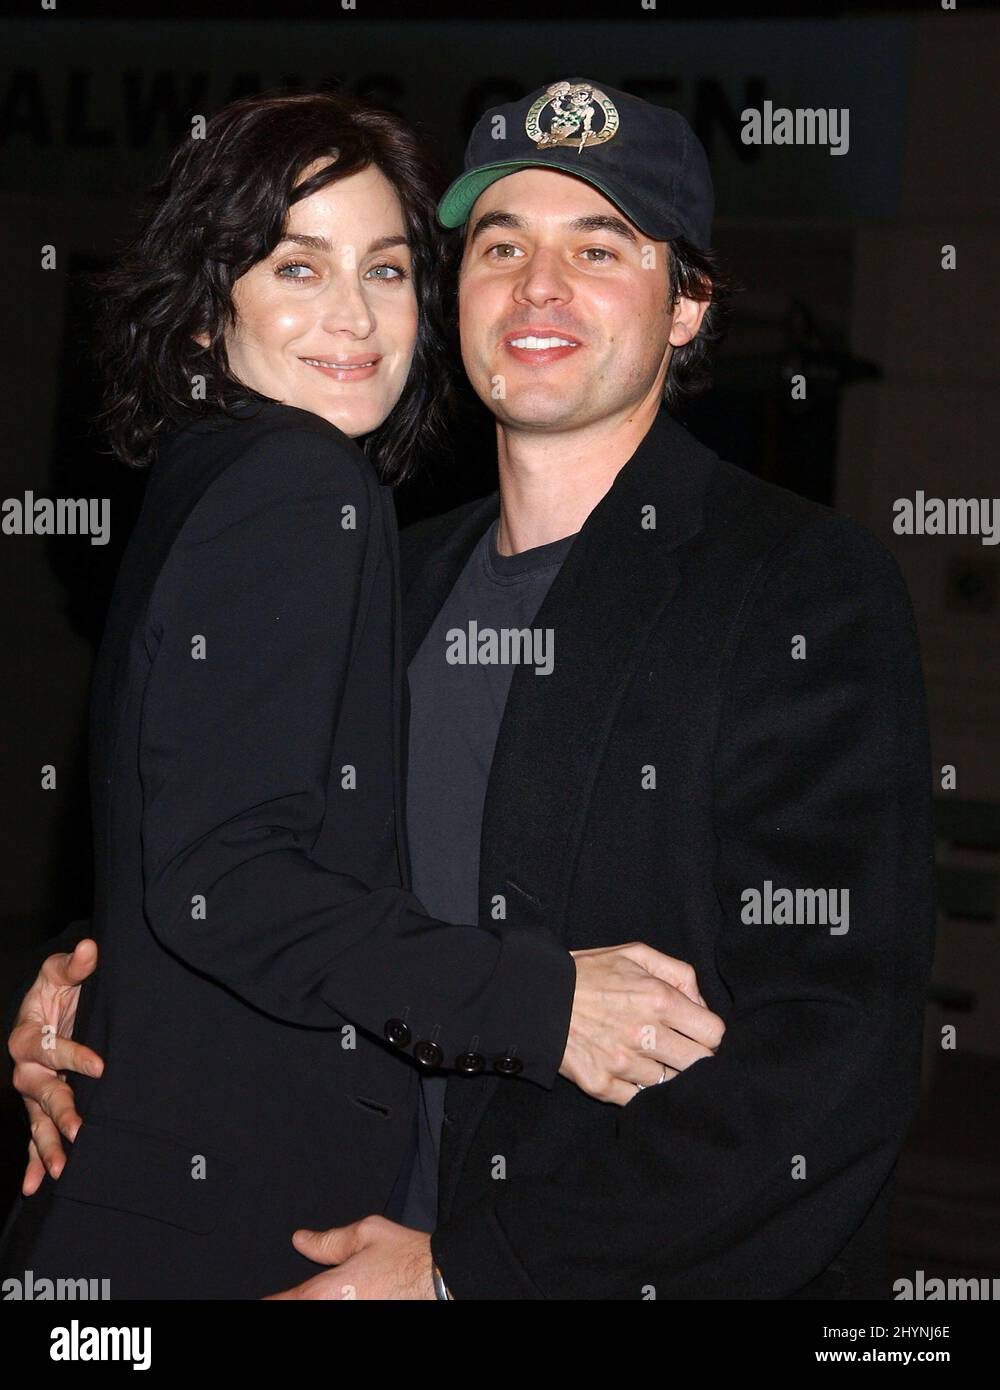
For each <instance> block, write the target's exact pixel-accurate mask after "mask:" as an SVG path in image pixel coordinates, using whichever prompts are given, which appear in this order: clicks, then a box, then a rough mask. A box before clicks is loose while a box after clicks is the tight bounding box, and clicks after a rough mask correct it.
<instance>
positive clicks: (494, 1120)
mask: <svg viewBox="0 0 1000 1390" xmlns="http://www.w3.org/2000/svg"><path fill="white" fill-rule="evenodd" d="M711 208H712V195H711V184H710V179H709V174H708V170H707V165H706V162H705V158H704V153H703V151H702V150H701V148H700V146H699V145H698V143H697V141H696V140H695V138H694V136H693V134H692V132H691V131H690V129H689V128H688V127H687V125H686V123H685V122H684V121H683V120H682V119H681V118H680V117H679V116H677V115H676V114H675V113H673V112H669V111H665V110H662V109H659V108H655V107H651V106H648V105H646V104H645V103H643V102H640V101H637V100H636V99H635V98H632V97H630V96H627V95H625V94H623V93H620V92H615V91H613V90H611V89H610V88H607V87H604V86H602V85H600V84H595V83H593V82H590V81H587V82H583V81H575V82H574V81H570V82H561V83H558V84H554V86H553V87H550V88H547V89H545V90H543V91H541V92H537V93H534V94H532V96H530V97H528V98H525V99H524V100H523V101H521V102H516V103H512V104H511V105H509V106H506V107H501V108H499V109H498V110H496V111H491V112H488V113H487V114H486V116H484V118H483V119H482V121H480V123H479V125H478V126H477V127H476V129H475V131H474V132H473V135H472V137H471V140H470V144H469V149H468V151H467V156H466V171H465V173H464V174H463V175H462V177H461V178H460V179H458V180H457V181H456V183H455V184H453V185H452V187H451V188H450V189H449V191H448V193H447V194H446V195H445V198H444V199H443V201H442V205H441V215H442V220H443V221H444V222H445V224H446V225H452V226H463V227H464V229H465V230H464V249H463V256H462V263H461V271H460V284H459V309H460V327H461V337H462V354H463V360H464V363H465V367H466V370H467V372H468V374H469V378H470V380H471V382H472V384H473V386H474V387H475V389H476V391H477V393H478V395H479V396H480V398H481V399H482V400H483V401H484V403H485V404H486V405H487V407H488V408H489V409H490V410H491V411H492V412H493V414H494V415H495V417H496V420H497V442H498V456H499V480H500V488H499V494H494V495H493V496H492V497H490V498H487V499H485V500H483V501H481V502H477V503H474V504H471V505H469V506H466V507H463V508H460V509H459V510H458V511H456V512H453V513H451V514H449V515H448V516H445V517H442V518H436V519H434V520H432V521H430V522H427V523H422V524H421V525H420V526H418V527H416V528H414V529H413V530H412V531H411V532H410V533H409V534H408V536H407V537H406V538H404V569H405V573H404V589H405V601H406V605H407V611H408V618H409V625H410V652H411V656H412V660H411V666H410V679H411V694H412V710H411V720H410V741H411V755H410V756H411V777H410V786H409V792H408V797H409V806H408V810H409V821H410V833H411V840H412V844H411V851H412V858H413V863H414V877H415V884H414V886H415V888H416V890H417V892H418V895H419V896H421V898H422V900H424V901H425V903H426V905H427V907H428V910H430V911H433V912H435V913H437V914H438V915H443V916H445V917H448V916H449V913H454V914H456V915H455V916H454V920H463V918H462V912H463V911H464V912H468V911H469V907H468V906H467V904H468V902H469V900H470V897H471V900H472V902H473V903H474V904H476V905H477V906H478V912H479V915H480V918H481V920H483V921H489V920H491V919H492V920H495V919H496V918H497V917H498V916H502V918H503V920H506V921H507V922H511V921H514V922H516V923H517V924H519V925H520V926H521V927H523V928H525V929H537V930H542V929H543V925H545V924H548V926H550V927H552V926H554V927H555V929H556V930H557V931H559V932H562V933H563V935H564V937H565V939H567V940H570V939H571V940H572V941H573V942H574V944H579V945H584V946H588V945H589V946H591V947H594V948H596V947H599V946H600V945H601V944H603V943H604V942H605V941H606V933H607V930H608V927H607V924H608V923H609V922H611V921H614V920H615V919H616V918H618V919H619V920H620V918H621V914H622V911H623V910H624V911H625V912H626V913H627V914H628V917H629V920H631V921H634V922H635V923H636V935H637V936H638V937H641V938H643V939H644V940H648V941H649V942H650V943H651V944H653V945H655V946H657V947H658V948H660V949H661V950H664V951H666V952H669V953H670V954H672V955H674V956H677V957H680V958H681V959H684V960H686V961H689V962H691V964H692V965H693V966H694V968H695V970H696V973H697V978H698V982H699V985H700V988H701V991H702V994H703V995H704V997H705V999H706V1001H707V1003H708V1005H709V1007H710V1008H711V1009H713V1010H714V1011H715V1012H716V1013H718V1014H719V1015H720V1016H721V1017H722V1018H723V1020H724V1021H725V1024H726V1036H725V1038H724V1040H723V1044H722V1046H721V1047H720V1048H719V1050H718V1052H717V1053H716V1055H714V1056H712V1057H710V1058H705V1059H703V1060H701V1061H700V1062H697V1063H695V1064H694V1065H692V1066H690V1067H689V1068H687V1069H686V1070H685V1071H684V1072H683V1074H681V1075H679V1076H677V1077H676V1078H675V1079H673V1080H672V1081H671V1084H670V1085H669V1086H657V1085H650V1086H642V1087H639V1088H637V1092H636V1095H635V1097H634V1099H632V1100H631V1101H630V1103H629V1104H628V1105H626V1106H625V1107H624V1108H617V1107H613V1106H608V1105H604V1104H601V1103H600V1102H598V1101H595V1100H592V1099H588V1098H587V1097H585V1096H583V1095H580V1094H578V1093H577V1092H576V1091H574V1090H573V1088H571V1087H569V1086H566V1085H565V1084H564V1083H562V1082H561V1081H560V1082H557V1085H556V1087H555V1089H554V1091H553V1092H552V1093H551V1094H549V1095H541V1094H538V1095H536V1094H535V1092H534V1090H533V1088H529V1087H527V1086H524V1085H519V1084H517V1083H516V1082H515V1083H514V1084H508V1079H507V1078H490V1079H483V1080H480V1081H478V1082H477V1083H476V1084H475V1085H465V1086H462V1085H461V1084H456V1083H452V1082H449V1083H448V1091H447V1104H446V1109H445V1114H444V1117H443V1123H442V1125H441V1173H440V1188H439V1191H438V1194H437V1197H438V1202H437V1210H436V1211H434V1210H433V1209H432V1208H433V1206H434V1196H435V1194H434V1192H433V1188H432V1184H430V1183H428V1181H427V1178H428V1172H429V1170H432V1169H433V1163H434V1143H435V1129H436V1128H437V1124H438V1120H439V1118H440V1116H439V1097H438V1096H437V1094H436V1092H435V1090H434V1083H425V1091H426V1104H425V1124H424V1129H423V1135H422V1141H421V1145H420V1148H419V1151H418V1154H417V1156H416V1159H415V1162H414V1164H413V1171H412V1174H411V1176H410V1179H409V1185H408V1192H407V1194H406V1202H405V1204H404V1205H402V1206H401V1215H402V1217H403V1223H405V1224H397V1223H393V1222H389V1221H386V1220H384V1219H382V1218H377V1217H376V1218H369V1219H367V1220H365V1221H362V1222H359V1223H356V1224H355V1225H353V1226H351V1227H348V1228H344V1229H341V1230H336V1231H331V1232H326V1233H316V1232H313V1233H308V1232H299V1233H297V1234H296V1237H295V1243H296V1246H297V1248H298V1249H299V1250H300V1251H302V1252H303V1253H305V1254H307V1255H309V1256H310V1257H311V1258H313V1259H315V1260H317V1261H318V1262H320V1263H326V1264H331V1265H335V1266H336V1268H334V1269H331V1270H328V1271H324V1272H323V1273H320V1274H318V1275H316V1276H315V1277H314V1278H313V1279H311V1280H309V1281H308V1282H307V1283H306V1284H304V1285H302V1286H300V1287H299V1288H298V1289H295V1290H291V1291H288V1292H287V1293H286V1294H285V1295H284V1296H285V1297H298V1298H342V1297H358V1298H426V1299H429V1298H433V1297H438V1298H446V1297H453V1298H455V1299H458V1300H462V1299H468V1298H473V1299H492V1298H501V1299H506V1298H512V1299H521V1298H585V1299H606V1298H611V1299H630V1298H635V1299H643V1298H671V1297H682V1298H683V1297H687V1298H692V1297H694V1298H699V1297H732V1298H745V1297H771V1298H774V1297H777V1298H785V1297H839V1298H852V1297H872V1296H880V1295H884V1293H885V1291H886V1290H885V1289H884V1286H883V1275H884V1259H885V1243H886V1217H887V1209H888V1202H889V1198H890V1194H891V1187H892V1175H893V1170H894V1165H895V1162H896V1158H897V1155H898V1151H899V1147H900V1144H901V1141H902V1138H903V1135H904V1133H905V1130H906V1127H907V1124H908V1121H909V1119H910V1116H911V1113H912V1109H913V1105H914V1102H915V1095H916V1081H917V1072H918V1057H919V1039H920V1029H921V1015H922V1001H923V995H924V990H925V986H926V981H927V976H928V971H929V962H930V954H931V936H932V923H933V910H932V892H931V882H932V880H931V873H932V832H931V819H930V809H931V807H930V770H929V751H928V747H927V735H926V717H925V711H924V701H923V691H922V682H921V677H920V669H919V659H918V655H917V645H916V638H915V633H914V630H913V624H912V618H911V615H910V610H909V604H908V600H907V597H906V592H905V588H904V586H903V584H902V581H901V579H900V576H899V573H898V571H897V569H896V567H895V565H894V563H893V561H892V560H891V558H890V557H889V556H888V554H887V553H886V552H885V551H884V550H883V549H882V547H881V546H880V545H879V544H878V543H877V542H876V541H874V539H873V538H872V537H871V536H869V535H868V534H867V533H866V532H865V531H863V530H862V529H861V528H860V527H858V526H856V525H855V524H853V523H852V522H850V521H848V520H846V519H844V518H840V517H837V516H835V515H834V514H833V513H831V512H830V511H828V510H827V509H825V508H821V507H818V506H816V505H814V504H812V503H808V502H806V501H804V500H802V499H800V498H798V497H796V496H794V495H792V494H789V493H786V492H784V491H782V490H780V489H776V488H773V487H771V486H769V485H766V484H764V483H761V482H759V481H757V480H755V479H753V478H752V477H750V476H749V475H747V474H745V473H743V472H741V471H740V470H738V469H736V468H733V467H731V466H729V465H727V464H725V463H723V462H721V461H720V460H718V459H717V458H716V457H715V456H714V455H713V454H711V453H710V452H709V451H708V450H706V449H704V448H702V447H701V446H700V445H698V444H697V443H696V441H695V440H693V439H692V438H691V437H690V436H689V435H688V434H687V433H686V432H685V431H684V430H683V429H682V428H681V427H680V426H679V425H678V424H677V423H675V422H674V421H673V419H672V418H671V417H670V415H669V414H667V412H666V410H665V409H664V405H663V402H664V400H665V399H666V400H667V401H668V402H669V403H670V404H673V403H674V402H675V401H676V399H677V398H678V395H679V393H680V391H681V389H682V388H683V384H684V380H685V377H686V376H687V375H688V374H689V373H690V372H691V370H692V369H693V368H694V367H696V366H697V357H698V352H699V335H700V334H704V333H706V332H707V331H711V324H709V325H708V326H707V327H706V315H707V314H708V313H710V312H711V310H710V307H709V301H710V297H711V285H710V283H709V280H710V269H709V268H710V266H711V262H710V261H709V260H708V259H707V258H706V255H705V254H704V253H706V251H707V247H708V244H709V231H710V223H711ZM505 634H507V636H506V638H505ZM510 634H521V637H520V639H518V640H519V641H520V647H519V648H517V646H516V642H515V639H514V638H512V637H511V636H510ZM505 642H506V645H505ZM504 654H506V661H505V660H504ZM449 807H452V808H453V810H452V812H451V813H449ZM479 808H481V809H482V817H481V849H482V853H481V858H480V855H479V852H478V851H479V847H480V836H479V830H480V823H479V822H480V817H479V815H478V813H477V812H478V809H479ZM442 817H443V818H444V819H443V820H442ZM428 828H432V829H433V830H434V836H436V838H434V837H433V836H431V835H430V834H428V833H425V830H426V829H428ZM442 846H448V847H449V850H448V851H447V852H446V851H445V850H444V849H443V848H442ZM463 904H466V906H464V907H463ZM430 1225H433V1226H434V1234H433V1236H429V1235H428V1234H427V1233H426V1230H421V1229H419V1227H421V1226H424V1227H425V1228H426V1227H429V1226H430Z"/></svg>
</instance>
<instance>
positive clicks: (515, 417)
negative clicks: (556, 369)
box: [480, 391, 592, 431]
mask: <svg viewBox="0 0 1000 1390" xmlns="http://www.w3.org/2000/svg"><path fill="white" fill-rule="evenodd" d="M480 399H481V400H482V402H483V404H484V405H485V406H486V408H487V410H489V411H490V412H491V413H492V414H493V415H495V416H496V418H497V420H498V421H499V422H500V424H501V425H507V426H508V427H509V428H511V429H522V430H539V431H545V430H566V429H575V428H578V427H579V426H580V425H584V424H586V423H587V420H588V418H589V416H590V415H591V414H592V411H588V410H587V408H586V407H585V406H584V404H583V403H582V402H577V401H568V400H567V399H566V397H565V396H558V395H554V394H549V393H548V392H545V393H537V392H535V391H525V392H519V393H518V394H517V395H516V397H507V398H506V399H504V400H496V399H495V398H494V397H493V396H491V395H490V396H481V397H480Z"/></svg>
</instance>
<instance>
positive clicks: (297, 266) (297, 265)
mask: <svg viewBox="0 0 1000 1390" xmlns="http://www.w3.org/2000/svg"><path fill="white" fill-rule="evenodd" d="M286 270H307V271H308V272H309V275H312V273H313V271H312V266H311V265H306V263H305V261H287V262H286V263H285V264H284V265H279V266H278V269H277V271H276V272H275V274H276V275H278V276H279V277H280V278H281V279H282V280H307V279H308V278H309V276H308V275H286V274H285V273H284V272H285V271H286Z"/></svg>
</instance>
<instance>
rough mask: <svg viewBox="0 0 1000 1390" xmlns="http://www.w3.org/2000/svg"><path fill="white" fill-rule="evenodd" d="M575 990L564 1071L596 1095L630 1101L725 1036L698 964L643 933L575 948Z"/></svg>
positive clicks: (622, 1102)
mask: <svg viewBox="0 0 1000 1390" xmlns="http://www.w3.org/2000/svg"><path fill="white" fill-rule="evenodd" d="M571 954H572V956H573V959H574V960H575V961H576V993H575V994H574V996H573V1014H572V1017H571V1019H570V1025H569V1036H568V1038H567V1041H566V1051H565V1053H564V1054H563V1059H562V1065H561V1066H560V1068H559V1073H560V1075H561V1076H564V1077H565V1078H566V1079H567V1081H572V1082H573V1083H574V1084H575V1085H577V1086H579V1087H580V1089H581V1091H586V1093H587V1094H588V1095H590V1096H593V1097H594V1098H595V1099H596V1100H603V1101H609V1102H611V1103H613V1104H615V1105H627V1104H628V1103H629V1101H630V1100H633V1099H634V1098H635V1097H636V1096H637V1095H638V1094H639V1090H638V1088H639V1087H645V1086H654V1085H656V1084H658V1083H659V1082H660V1081H669V1080H671V1079H672V1078H673V1077H675V1076H676V1075H677V1073H678V1072H680V1071H684V1070H685V1069H686V1068H687V1067H690V1066H691V1065H692V1064H693V1063H694V1062H698V1061H700V1060H701V1059H702V1058H703V1057H711V1056H712V1054H713V1052H714V1051H715V1049H716V1048H717V1047H718V1046H719V1044H720V1043H721V1041H722V1035H723V1033H724V1032H725V1031H726V1028H725V1024H724V1023H723V1022H722V1019H721V1018H719V1017H718V1015H717V1014H713V1013H712V1012H711V1010H710V1009H709V1008H708V1006H707V1004H706V1003H705V1001H704V999H703V998H702V997H701V994H700V992H699V990H698V981H697V979H696V978H695V973H694V970H693V969H692V967H691V966H690V965H688V964H686V962H685V961H682V960H675V959H674V958H673V956H665V955H663V954H662V952H660V951H655V950H654V949H653V948H652V946H647V945H645V944H644V943H643V942H641V941H634V942H630V943H629V944H628V945H626V946H606V947H605V946H602V947H599V948H597V949H596V950H593V951H573V952H571Z"/></svg>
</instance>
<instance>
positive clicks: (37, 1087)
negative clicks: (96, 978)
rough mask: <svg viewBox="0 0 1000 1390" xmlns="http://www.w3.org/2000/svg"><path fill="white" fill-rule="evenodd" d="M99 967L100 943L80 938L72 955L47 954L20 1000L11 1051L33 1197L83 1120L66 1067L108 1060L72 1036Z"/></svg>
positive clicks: (94, 1072)
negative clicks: (83, 991) (83, 988)
mask: <svg viewBox="0 0 1000 1390" xmlns="http://www.w3.org/2000/svg"><path fill="white" fill-rule="evenodd" d="M96 968H97V942H96V941H92V940H90V939H89V938H86V939H85V940H83V941H78V942H77V944H76V947H75V948H74V950H73V951H72V952H70V953H69V954H68V955H67V954H66V953H64V952H60V953H59V954H57V955H54V956H49V958H48V959H47V960H46V961H45V963H44V965H43V966H42V968H41V970H40V971H39V973H38V977H37V979H36V980H35V983H34V984H33V985H32V986H31V988H30V989H29V990H28V993H27V994H26V995H25V996H24V999H23V1000H22V1002H21V1010H20V1012H19V1013H18V1016H17V1019H16V1021H15V1023H14V1029H13V1032H12V1033H11V1035H10V1037H9V1038H8V1040H7V1050H8V1051H9V1052H10V1055H11V1057H13V1059H14V1075H13V1081H14V1086H15V1088H16V1089H17V1090H18V1091H19V1092H20V1094H21V1097H22V1099H23V1100H24V1104H25V1106H26V1107H27V1110H28V1120H29V1121H30V1124H31V1142H30V1143H29V1144H28V1166H27V1168H26V1169H25V1172H24V1180H23V1181H22V1183H21V1191H22V1192H23V1193H24V1195H25V1196H26V1197H30V1196H31V1195H32V1193H33V1192H36V1191H37V1190H38V1186H39V1184H40V1183H41V1181H42V1179H43V1178H44V1176H45V1174H46V1172H48V1173H49V1174H50V1176H52V1177H53V1178H58V1176H59V1174H60V1173H61V1172H62V1170H63V1166H64V1165H65V1162H66V1154H65V1152H64V1151H63V1146H62V1142H61V1139H60V1135H65V1137H66V1138H67V1139H70V1140H73V1139H75V1138H76V1135H77V1131H78V1130H79V1128H80V1125H81V1124H82V1123H83V1121H82V1120H81V1119H80V1116H79V1115H78V1114H77V1112H76V1106H75V1104H74V1099H73V1090H72V1087H70V1086H69V1084H68V1083H67V1082H66V1079H65V1076H63V1075H62V1073H64V1072H68V1071H75V1072H81V1073H82V1074H83V1075H85V1076H100V1074H101V1072H102V1071H103V1070H104V1062H103V1061H102V1060H101V1058H100V1057H99V1056H98V1055H97V1053H96V1052H92V1051H91V1049H90V1048H89V1047H84V1046H83V1044H82V1043H75V1042H73V1041H72V1036H73V1024H74V1022H75V1020H76V1009H77V1004H78V1002H79V998H80V985H81V983H82V982H83V981H84V980H85V979H86V978H87V976H88V975H91V974H93V972H94V970H95V969H96Z"/></svg>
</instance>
